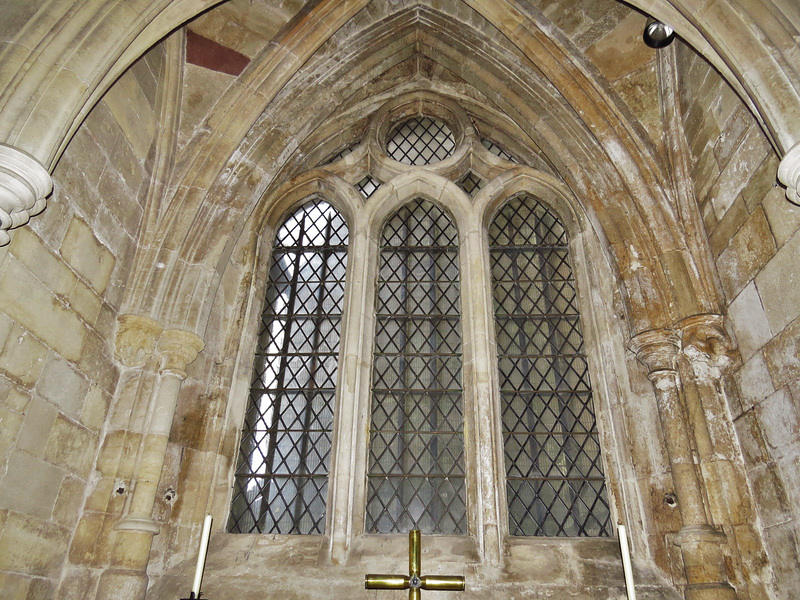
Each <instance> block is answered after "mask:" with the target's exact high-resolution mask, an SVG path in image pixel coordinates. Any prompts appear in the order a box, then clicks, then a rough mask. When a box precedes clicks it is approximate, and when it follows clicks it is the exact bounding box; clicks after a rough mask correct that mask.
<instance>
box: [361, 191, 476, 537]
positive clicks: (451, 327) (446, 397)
mask: <svg viewBox="0 0 800 600" xmlns="http://www.w3.org/2000/svg"><path fill="white" fill-rule="evenodd" d="M379 265H380V266H379V274H378V286H377V295H378V300H377V319H376V332H375V351H374V363H373V376H372V418H371V425H370V440H369V466H368V478H367V479H368V491H367V496H368V499H367V518H366V529H367V531H368V532H372V533H391V532H406V531H409V530H410V529H414V528H418V529H421V530H422V531H424V532H426V533H441V534H463V533H466V502H465V482H464V441H463V429H464V416H463V400H462V397H463V390H462V383H461V362H462V361H461V325H460V300H459V268H458V235H457V232H456V228H455V226H454V225H453V223H452V222H451V221H450V219H449V218H448V216H447V215H446V214H445V213H444V212H443V211H442V210H440V209H439V208H438V207H437V206H436V205H434V204H432V203H431V202H428V201H425V200H415V201H413V202H411V203H410V204H407V205H405V206H404V207H402V208H401V209H400V210H399V211H398V212H397V213H395V215H394V216H393V217H392V218H391V219H389V221H388V222H387V223H386V225H385V226H384V229H383V233H382V237H381V251H380V262H379Z"/></svg>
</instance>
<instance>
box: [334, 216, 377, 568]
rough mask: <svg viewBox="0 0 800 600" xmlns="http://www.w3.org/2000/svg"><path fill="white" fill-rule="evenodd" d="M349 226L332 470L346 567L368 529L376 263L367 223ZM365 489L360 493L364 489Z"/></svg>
mask: <svg viewBox="0 0 800 600" xmlns="http://www.w3.org/2000/svg"><path fill="white" fill-rule="evenodd" d="M348 225H349V230H350V232H349V241H348V251H347V253H348V259H347V265H348V269H347V278H346V284H345V301H344V309H343V313H342V320H341V340H340V345H339V368H338V372H337V385H336V398H335V400H334V406H335V407H336V408H335V411H334V426H333V432H332V434H331V435H332V439H333V441H334V442H333V446H332V449H331V454H332V456H331V468H330V471H329V479H328V485H329V488H330V495H329V499H328V511H327V512H328V523H329V526H328V531H329V532H330V546H329V552H330V558H331V561H332V562H334V563H336V564H343V563H344V562H345V561H346V560H347V554H348V552H349V550H350V547H351V545H352V542H353V537H354V535H356V534H358V533H360V531H359V523H363V515H364V510H365V507H364V498H365V495H364V489H363V484H364V481H365V478H366V457H367V453H366V446H365V443H366V442H365V440H364V436H363V433H362V432H363V431H365V430H366V427H367V426H368V423H367V422H365V419H368V418H369V415H370V410H369V391H370V385H371V380H370V371H369V369H368V368H365V367H364V364H363V363H364V358H363V357H364V352H370V350H371V346H370V344H369V342H368V341H366V340H367V339H371V336H367V335H366V333H365V332H366V330H367V329H369V330H370V331H372V329H371V328H370V327H369V326H368V325H369V324H368V322H367V318H368V316H372V318H373V319H374V316H373V313H374V310H373V309H372V307H373V306H374V285H371V284H372V281H373V278H372V277H371V275H370V273H371V265H372V264H374V263H371V262H370V261H368V260H363V257H364V256H366V254H367V252H369V251H371V249H372V245H373V244H372V241H371V240H370V239H369V237H368V235H367V231H366V226H365V223H362V222H356V223H353V224H348ZM359 484H360V487H359Z"/></svg>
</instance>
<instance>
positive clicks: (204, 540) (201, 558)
mask: <svg viewBox="0 0 800 600" xmlns="http://www.w3.org/2000/svg"><path fill="white" fill-rule="evenodd" d="M210 535H211V515H206V520H205V521H204V522H203V535H201V536H200V554H198V555H197V568H196V569H195V570H194V583H192V593H193V594H194V597H195V598H199V597H200V583H201V582H202V581H203V568H204V567H205V565H206V553H207V552H208V538H209V536H210Z"/></svg>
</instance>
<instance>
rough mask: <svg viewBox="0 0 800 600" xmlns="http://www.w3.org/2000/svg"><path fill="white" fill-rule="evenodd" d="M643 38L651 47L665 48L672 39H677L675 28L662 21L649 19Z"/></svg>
mask: <svg viewBox="0 0 800 600" xmlns="http://www.w3.org/2000/svg"><path fill="white" fill-rule="evenodd" d="M642 39H643V40H644V43H645V44H647V45H648V46H650V47H651V48H664V47H665V46H669V45H670V44H671V43H672V40H674V39H675V30H674V29H673V28H672V27H670V26H669V25H667V24H666V23H662V22H661V21H656V20H655V19H647V25H645V26H644V33H643V34H642Z"/></svg>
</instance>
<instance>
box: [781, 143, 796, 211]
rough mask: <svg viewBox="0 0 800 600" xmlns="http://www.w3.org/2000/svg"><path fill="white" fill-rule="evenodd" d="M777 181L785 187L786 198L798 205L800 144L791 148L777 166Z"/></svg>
mask: <svg viewBox="0 0 800 600" xmlns="http://www.w3.org/2000/svg"><path fill="white" fill-rule="evenodd" d="M778 179H779V180H780V182H781V183H782V184H783V185H785V186H786V198H787V199H788V200H789V202H792V203H793V204H797V205H800V143H797V144H795V145H794V146H792V147H791V148H790V149H789V151H788V152H787V153H786V155H785V156H784V157H783V160H781V164H780V165H778Z"/></svg>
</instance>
